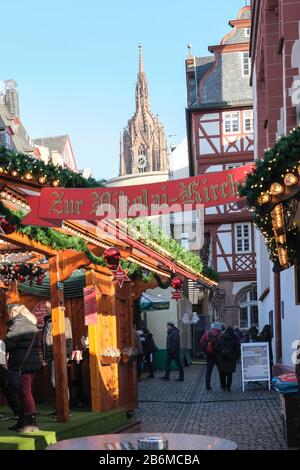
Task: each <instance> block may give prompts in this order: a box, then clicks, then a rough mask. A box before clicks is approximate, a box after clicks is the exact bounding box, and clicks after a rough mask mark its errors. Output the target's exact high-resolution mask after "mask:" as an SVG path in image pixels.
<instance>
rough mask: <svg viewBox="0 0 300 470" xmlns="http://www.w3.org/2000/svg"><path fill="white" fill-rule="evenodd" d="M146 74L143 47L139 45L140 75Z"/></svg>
mask: <svg viewBox="0 0 300 470" xmlns="http://www.w3.org/2000/svg"><path fill="white" fill-rule="evenodd" d="M140 73H145V71H144V62H143V46H142V44H139V74H140Z"/></svg>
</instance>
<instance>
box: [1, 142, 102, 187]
mask: <svg viewBox="0 0 300 470" xmlns="http://www.w3.org/2000/svg"><path fill="white" fill-rule="evenodd" d="M1 173H3V174H6V175H11V176H14V177H16V178H17V177H18V178H21V179H26V180H28V181H30V180H36V181H37V182H39V184H41V185H43V184H45V185H54V186H60V187H65V188H93V187H103V186H105V180H100V181H96V180H95V179H94V178H91V177H90V178H84V177H83V176H82V175H80V174H79V173H75V172H74V171H71V170H69V169H68V168H62V167H59V166H56V165H54V164H53V163H44V162H43V160H40V159H37V158H34V157H32V156H29V155H24V154H22V153H16V152H13V151H12V150H8V149H7V148H6V147H0V174H1Z"/></svg>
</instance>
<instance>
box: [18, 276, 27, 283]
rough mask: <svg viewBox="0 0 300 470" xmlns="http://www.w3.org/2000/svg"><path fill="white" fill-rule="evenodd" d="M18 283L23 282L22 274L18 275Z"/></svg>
mask: <svg viewBox="0 0 300 470" xmlns="http://www.w3.org/2000/svg"><path fill="white" fill-rule="evenodd" d="M18 281H20V282H24V281H25V277H24V276H23V274H20V276H19V277H18Z"/></svg>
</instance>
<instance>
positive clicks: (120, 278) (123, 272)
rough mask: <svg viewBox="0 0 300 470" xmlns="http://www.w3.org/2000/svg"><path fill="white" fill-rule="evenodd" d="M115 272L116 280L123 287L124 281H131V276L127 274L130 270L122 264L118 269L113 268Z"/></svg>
mask: <svg viewBox="0 0 300 470" xmlns="http://www.w3.org/2000/svg"><path fill="white" fill-rule="evenodd" d="M112 272H113V273H114V281H116V283H117V284H118V285H119V287H120V288H121V289H122V287H123V284H124V282H128V281H130V279H129V277H128V276H127V273H128V270H127V269H123V268H122V266H121V265H120V264H119V265H118V267H117V269H115V270H112Z"/></svg>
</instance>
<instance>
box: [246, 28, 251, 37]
mask: <svg viewBox="0 0 300 470" xmlns="http://www.w3.org/2000/svg"><path fill="white" fill-rule="evenodd" d="M245 36H246V38H249V36H250V28H245Z"/></svg>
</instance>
